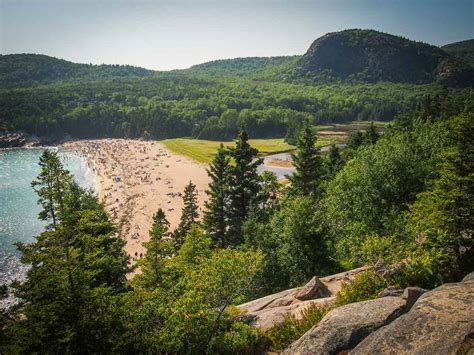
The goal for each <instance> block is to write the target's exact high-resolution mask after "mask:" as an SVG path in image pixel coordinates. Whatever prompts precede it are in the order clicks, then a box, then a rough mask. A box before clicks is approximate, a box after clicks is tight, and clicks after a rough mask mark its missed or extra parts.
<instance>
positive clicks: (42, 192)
mask: <svg viewBox="0 0 474 355" xmlns="http://www.w3.org/2000/svg"><path fill="white" fill-rule="evenodd" d="M39 166H40V167H41V172H40V174H39V175H38V177H37V179H36V180H34V181H33V182H32V183H31V186H32V187H33V189H34V190H35V192H36V193H37V194H38V196H39V200H38V203H39V204H41V206H42V207H43V209H42V210H41V212H40V213H39V218H40V219H41V220H43V221H49V222H51V224H50V225H49V227H50V228H55V226H56V224H57V223H58V222H59V218H60V216H59V214H60V213H61V212H62V211H63V209H64V206H63V194H64V192H65V189H66V187H67V186H68V184H69V183H70V182H71V181H72V176H71V174H69V172H68V171H67V170H65V169H64V168H63V166H62V164H61V161H60V159H59V156H58V153H57V152H55V151H52V150H49V149H46V150H45V151H44V152H43V154H42V155H41V157H40V161H39Z"/></svg>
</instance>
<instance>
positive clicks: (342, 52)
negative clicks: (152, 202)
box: [0, 30, 474, 140]
mask: <svg viewBox="0 0 474 355" xmlns="http://www.w3.org/2000/svg"><path fill="white" fill-rule="evenodd" d="M467 46H469V43H468V44H467ZM458 47H459V46H458ZM465 47H466V44H463V45H462V48H465ZM473 70H474V69H473V68H471V67H470V66H469V65H468V64H467V63H465V62H464V61H463V59H459V58H457V57H455V56H451V55H450V54H448V53H447V52H445V51H443V50H441V49H439V48H437V47H434V46H430V45H428V44H424V43H419V42H414V41H410V40H408V39H405V38H402V37H397V36H393V35H388V34H385V33H381V32H377V31H373V30H346V31H342V32H336V33H329V34H327V35H325V36H323V37H321V38H319V39H317V40H316V41H315V42H314V43H313V44H312V45H311V47H310V49H309V50H308V51H307V53H306V54H304V55H303V56H290V57H268V58H258V57H253V58H236V59H229V60H217V61H212V62H208V63H204V64H200V65H196V66H193V67H191V68H190V69H187V70H176V71H171V72H155V71H150V70H146V69H143V68H136V67H131V66H117V65H99V66H96V65H87V64H75V63H71V62H67V61H65V60H61V59H56V58H51V57H47V56H42V55H30V54H18V55H4V56H1V57H0V84H1V85H2V88H1V89H0V127H2V130H23V131H25V132H26V133H29V134H35V135H39V136H48V140H54V139H60V138H63V137H65V136H71V137H78V138H84V137H150V138H171V137H183V136H189V137H196V138H207V139H231V138H232V137H235V135H236V134H237V132H238V127H239V126H240V125H241V124H244V125H245V126H246V127H247V129H248V130H249V133H250V134H251V135H252V136H253V137H256V138H264V137H274V138H277V137H286V136H289V135H293V138H295V137H294V135H295V132H297V131H298V130H299V129H300V128H301V127H302V125H303V123H305V122H309V123H312V124H316V123H327V122H333V123H335V122H347V121H352V120H381V121H388V120H393V119H394V118H395V117H396V115H398V114H400V113H403V112H406V111H408V110H411V109H413V108H415V107H416V106H417V105H418V104H419V103H420V102H421V101H422V100H423V99H426V98H427V97H428V96H433V95H435V94H436V93H441V92H444V91H445V90H446V89H443V87H446V86H448V87H450V86H452V87H459V86H466V85H468V86H469V85H470V84H472V82H471V81H472V79H473V78H474V74H473V73H474V71H473ZM450 90H462V89H454V88H453V89H450ZM465 90H466V89H465Z"/></svg>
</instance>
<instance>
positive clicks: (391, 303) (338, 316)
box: [284, 296, 406, 354]
mask: <svg viewBox="0 0 474 355" xmlns="http://www.w3.org/2000/svg"><path fill="white" fill-rule="evenodd" d="M405 304H406V302H405V301H404V300H403V299H402V298H401V297H391V296H388V297H383V298H379V299H375V300H370V301H365V302H358V303H352V304H348V305H345V306H342V307H338V308H336V309H334V310H332V311H331V312H329V313H328V315H327V316H326V317H324V319H323V320H322V321H321V322H319V323H318V324H317V325H316V326H314V327H313V328H311V329H310V330H309V331H308V332H306V334H304V335H303V336H302V337H301V338H300V339H298V340H297V341H296V342H294V343H293V344H291V346H290V347H289V348H288V349H287V350H285V352H284V354H337V353H338V352H340V351H344V350H348V349H352V348H353V347H354V346H355V345H357V344H358V343H359V342H360V341H361V340H362V339H364V338H365V337H366V336H367V335H369V334H370V333H371V332H373V331H374V330H377V329H378V328H380V327H382V326H384V325H386V324H388V323H390V322H391V321H392V320H393V319H395V318H397V317H399V316H400V315H401V314H403V313H404V311H405Z"/></svg>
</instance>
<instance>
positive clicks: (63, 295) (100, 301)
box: [9, 152, 129, 353]
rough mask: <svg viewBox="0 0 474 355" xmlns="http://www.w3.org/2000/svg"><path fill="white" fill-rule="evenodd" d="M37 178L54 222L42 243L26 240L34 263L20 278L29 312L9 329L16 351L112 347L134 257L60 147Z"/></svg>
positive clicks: (25, 250)
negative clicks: (62, 156)
mask: <svg viewBox="0 0 474 355" xmlns="http://www.w3.org/2000/svg"><path fill="white" fill-rule="evenodd" d="M40 165H41V173H40V175H39V176H38V178H37V180H35V182H34V183H33V186H34V187H35V188H36V191H37V192H38V194H39V195H40V199H39V203H40V204H41V205H42V206H43V211H42V213H40V218H42V219H45V220H49V221H52V224H51V225H50V226H49V227H48V228H47V229H46V230H45V231H44V232H43V233H41V234H40V235H39V236H38V237H37V238H36V241H35V242H34V243H31V244H21V243H19V244H18V249H19V250H20V251H21V253H22V257H21V261H22V262H23V263H25V264H29V265H30V269H29V270H28V274H27V276H28V277H27V279H26V281H24V282H22V283H20V282H16V283H14V284H13V287H14V288H15V294H16V295H17V296H18V297H19V298H20V299H22V300H23V302H24V304H23V307H21V308H20V309H19V310H18V312H19V314H21V315H23V316H24V317H23V318H22V319H21V320H20V321H17V322H16V323H15V324H14V326H13V328H12V329H10V330H9V331H10V332H11V333H12V337H11V338H12V343H13V344H12V350H13V349H14V351H13V352H20V353H30V352H44V353H79V352H85V353H88V352H106V351H107V349H110V347H111V346H113V344H114V343H115V342H116V341H117V338H119V337H120V336H121V333H120V329H121V327H120V325H119V324H118V323H117V321H116V319H117V318H116V317H115V314H114V312H115V310H116V307H114V306H113V304H114V303H115V302H116V301H115V300H116V298H117V297H118V295H119V294H120V293H121V292H123V291H124V290H125V281H126V277H125V275H126V273H127V272H128V271H129V268H128V256H127V255H126V253H125V252H124V251H123V246H124V241H123V240H121V239H120V238H119V237H118V236H117V233H116V230H115V228H114V227H113V225H112V224H111V223H110V221H109V219H108V217H107V214H106V213H105V211H104V210H103V207H102V205H101V204H100V203H99V202H98V201H97V199H96V198H95V196H93V195H92V194H91V193H90V192H88V191H86V190H84V189H82V188H80V187H79V186H78V185H77V184H76V183H74V182H73V181H72V179H71V175H70V174H69V172H67V171H66V170H65V169H64V168H63V167H62V165H61V162H60V161H59V158H58V156H57V154H56V153H54V152H45V153H44V154H43V156H42V158H41V161H40Z"/></svg>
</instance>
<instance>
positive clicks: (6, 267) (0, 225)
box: [0, 148, 95, 306]
mask: <svg viewBox="0 0 474 355" xmlns="http://www.w3.org/2000/svg"><path fill="white" fill-rule="evenodd" d="M43 150H44V149H39V148H38V149H36V148H34V149H7V150H0V284H8V283H10V282H11V281H12V280H13V279H19V280H21V279H23V278H24V277H25V273H26V268H27V267H26V266H25V265H22V264H21V263H20V261H19V256H20V255H19V252H18V251H17V250H16V247H15V243H16V242H24V243H28V242H32V241H34V238H35V236H37V235H38V234H39V233H41V231H42V230H43V229H44V225H45V222H43V221H40V220H39V219H38V213H39V212H40V210H41V208H40V206H38V204H37V201H38V196H37V195H36V193H35V192H34V191H33V188H32V187H31V181H33V180H34V179H35V178H36V176H37V175H38V173H39V172H40V167H39V165H38V161H39V158H40V156H41V154H42V152H43ZM60 156H61V159H62V161H63V163H64V165H65V167H66V168H67V169H68V170H69V171H70V172H71V173H72V174H73V175H74V178H75V179H76V181H77V182H78V183H79V185H81V186H83V187H87V188H93V187H94V185H95V176H94V174H93V172H92V171H91V170H90V169H89V168H88V167H87V164H86V161H85V160H84V159H83V158H81V157H79V156H77V155H74V154H72V153H70V152H65V151H61V152H60ZM10 301H11V299H10V300H8V299H7V300H3V303H5V302H10ZM1 305H2V302H0V306H1Z"/></svg>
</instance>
